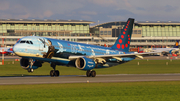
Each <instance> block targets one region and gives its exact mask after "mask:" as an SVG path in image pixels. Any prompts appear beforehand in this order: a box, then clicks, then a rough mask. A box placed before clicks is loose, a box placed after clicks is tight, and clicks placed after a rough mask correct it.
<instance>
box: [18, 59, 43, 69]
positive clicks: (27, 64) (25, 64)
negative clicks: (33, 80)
mask: <svg viewBox="0 0 180 101" xmlns="http://www.w3.org/2000/svg"><path fill="white" fill-rule="evenodd" d="M30 63H31V62H30V60H29V59H25V58H22V59H21V60H20V65H21V67H22V68H23V69H28V68H31V65H30ZM41 66H42V63H41V62H39V61H35V60H33V65H32V69H37V68H39V67H41Z"/></svg>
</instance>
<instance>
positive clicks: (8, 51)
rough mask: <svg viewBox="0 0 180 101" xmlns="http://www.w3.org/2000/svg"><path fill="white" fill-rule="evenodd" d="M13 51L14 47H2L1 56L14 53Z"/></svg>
mask: <svg viewBox="0 0 180 101" xmlns="http://www.w3.org/2000/svg"><path fill="white" fill-rule="evenodd" d="M3 49H4V50H3ZM12 49H13V48H12V47H0V54H9V53H13V51H12Z"/></svg>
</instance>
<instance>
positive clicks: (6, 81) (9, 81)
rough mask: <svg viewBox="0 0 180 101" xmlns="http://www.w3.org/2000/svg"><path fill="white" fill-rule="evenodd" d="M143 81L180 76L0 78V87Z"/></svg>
mask: <svg viewBox="0 0 180 101" xmlns="http://www.w3.org/2000/svg"><path fill="white" fill-rule="evenodd" d="M145 81H180V74H116V75H97V76H96V77H86V76H85V75H67V76H59V77H50V76H26V77H0V85H17V84H55V83H56V84H58V83H59V84H61V83H107V82H145Z"/></svg>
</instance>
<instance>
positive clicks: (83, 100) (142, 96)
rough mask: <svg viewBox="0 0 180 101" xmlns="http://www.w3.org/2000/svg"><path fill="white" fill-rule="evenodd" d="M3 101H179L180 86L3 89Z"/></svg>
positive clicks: (146, 84) (135, 84)
mask: <svg viewBox="0 0 180 101" xmlns="http://www.w3.org/2000/svg"><path fill="white" fill-rule="evenodd" d="M0 91H1V92H0V100H1V101H30V100H31V101H179V100H180V97H179V96H180V93H179V92H180V82H179V81H176V82H175V81H174V82H172V81H171V82H129V83H81V84H79V83H76V84H39V85H0Z"/></svg>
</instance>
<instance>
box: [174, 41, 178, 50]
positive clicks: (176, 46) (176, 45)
mask: <svg viewBox="0 0 180 101" xmlns="http://www.w3.org/2000/svg"><path fill="white" fill-rule="evenodd" d="M173 48H179V40H177V41H176V43H175V45H174V47H173Z"/></svg>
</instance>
